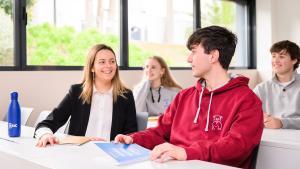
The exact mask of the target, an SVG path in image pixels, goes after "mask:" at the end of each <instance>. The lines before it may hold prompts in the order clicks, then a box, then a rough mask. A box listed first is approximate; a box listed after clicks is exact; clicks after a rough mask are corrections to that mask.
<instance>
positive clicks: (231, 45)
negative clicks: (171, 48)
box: [186, 26, 237, 70]
mask: <svg viewBox="0 0 300 169" xmlns="http://www.w3.org/2000/svg"><path fill="white" fill-rule="evenodd" d="M199 44H201V45H202V46H203V48H204V51H205V53H207V54H208V53H209V52H211V51H212V50H218V51H219V53H220V56H219V62H220V64H221V65H222V67H223V68H224V69H226V70H227V69H228V68H229V64H230V62H231V59H232V56H233V54H234V51H235V47H236V44H237V37H236V35H235V34H234V33H232V32H231V31H229V30H228V29H226V28H224V27H220V26H209V27H205V28H200V29H197V30H196V31H195V32H194V33H193V34H192V35H191V36H190V37H189V39H188V41H187V44H186V46H187V48H188V49H189V50H191V49H192V46H194V45H199Z"/></svg>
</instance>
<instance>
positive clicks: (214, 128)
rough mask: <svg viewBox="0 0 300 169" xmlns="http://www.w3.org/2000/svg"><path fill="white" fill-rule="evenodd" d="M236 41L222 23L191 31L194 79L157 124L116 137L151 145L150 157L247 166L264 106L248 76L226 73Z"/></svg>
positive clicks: (188, 45) (191, 58)
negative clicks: (251, 87)
mask: <svg viewBox="0 0 300 169" xmlns="http://www.w3.org/2000/svg"><path fill="white" fill-rule="evenodd" d="M236 43H237V38H236V36H235V35H234V34H233V33H232V32H230V31H228V30H227V29H225V28H223V27H219V26H210V27H206V28H202V29H198V30H196V31H195V32H194V33H193V34H192V35H191V36H190V38H189V40H188V42H187V47H188V49H190V50H191V54H190V55H189V56H188V62H189V63H190V64H191V66H192V71H193V76H194V77H196V78H199V81H197V83H196V85H195V86H193V87H190V88H187V89H185V90H182V91H181V92H180V93H179V94H178V95H177V96H176V98H175V99H174V101H173V102H172V103H171V105H170V106H169V107H168V109H167V110H166V111H165V113H164V114H163V115H162V116H160V117H159V120H158V126H157V127H154V128H149V129H147V130H145V131H141V132H137V133H133V134H131V135H128V136H126V135H117V136H116V138H115V141H116V142H122V143H127V144H130V143H137V144H139V145H141V146H143V147H146V148H149V149H152V152H151V159H152V160H155V161H160V162H163V161H167V160H169V159H176V160H204V161H211V162H215V163H220V164H225V165H231V166H236V167H243V168H248V167H249V165H250V162H251V159H252V156H251V155H252V150H253V149H254V148H255V147H256V146H257V145H258V144H259V143H260V139H261V134H262V130H263V111H262V104H261V101H260V100H259V99H258V97H257V96H256V95H255V94H254V93H253V92H252V90H251V89H249V87H248V81H249V79H248V78H246V77H243V76H237V75H230V74H228V73H227V70H228V67H229V64H230V61H231V59H232V56H233V54H234V51H235V47H236Z"/></svg>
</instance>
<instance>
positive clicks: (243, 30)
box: [201, 0, 249, 67]
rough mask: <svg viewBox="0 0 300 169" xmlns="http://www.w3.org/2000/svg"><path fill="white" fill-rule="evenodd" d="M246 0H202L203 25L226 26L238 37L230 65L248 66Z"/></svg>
mask: <svg viewBox="0 0 300 169" xmlns="http://www.w3.org/2000/svg"><path fill="white" fill-rule="evenodd" d="M246 7H247V6H246V2H245V1H230V0H223V1H221V0H201V27H205V26H210V25H219V26H224V27H226V28H228V29H229V30H231V31H232V32H234V33H235V34H236V35H237V37H238V44H237V47H236V51H235V55H234V57H233V58H232V61H231V64H230V67H247V66H248V64H249V63H248V57H249V56H248V53H249V52H248V34H247V31H248V30H247V22H248V20H247V9H246Z"/></svg>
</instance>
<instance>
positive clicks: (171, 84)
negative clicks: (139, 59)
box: [133, 56, 182, 116]
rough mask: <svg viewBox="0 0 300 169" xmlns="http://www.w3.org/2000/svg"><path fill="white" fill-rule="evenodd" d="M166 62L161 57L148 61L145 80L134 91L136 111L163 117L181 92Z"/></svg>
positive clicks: (153, 57)
mask: <svg viewBox="0 0 300 169" xmlns="http://www.w3.org/2000/svg"><path fill="white" fill-rule="evenodd" d="M181 89H182V88H181V86H180V85H178V84H177V83H176V82H175V80H174V79H173V77H172V76H171V73H170V71H169V68H168V66H167V64H166V62H165V61H164V60H163V58H161V57H159V56H152V57H149V58H148V59H147V60H146V63H145V66H144V78H143V80H142V81H141V82H140V83H139V84H138V85H137V86H136V87H135V88H134V89H133V95H134V100H135V104H136V111H137V113H139V112H148V116H158V115H161V114H162V113H163V112H164V111H165V110H166V108H167V107H168V106H169V105H170V103H171V102H172V100H173V99H174V97H175V96H176V94H177V93H178V92H179V91H180V90H181Z"/></svg>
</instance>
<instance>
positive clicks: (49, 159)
mask: <svg viewBox="0 0 300 169" xmlns="http://www.w3.org/2000/svg"><path fill="white" fill-rule="evenodd" d="M33 132H34V129H33V128H31V127H26V126H22V131H21V133H22V134H21V137H18V138H10V137H8V134H7V123H6V122H2V121H0V137H1V138H6V139H9V140H12V141H14V142H10V141H6V140H3V139H0V161H1V164H0V168H3V167H4V168H6V167H11V166H12V165H13V166H14V167H13V168H26V167H27V168H32V167H34V168H37V169H40V168H41V169H45V168H57V169H62V168H63V169H69V168H70V169H81V168H89V169H94V168H112V169H119V168H122V169H154V168H155V169H170V168H172V169H182V168H189V169H196V168H197V169H199V168H201V169H217V168H219V169H230V168H234V167H230V166H224V165H219V164H215V163H210V162H205V161H200V160H192V161H169V162H166V163H156V162H151V161H144V162H139V163H135V164H130V165H122V166H117V165H115V162H114V160H113V159H112V158H110V157H109V156H108V155H106V154H105V153H104V152H103V151H102V150H100V149H99V148H98V147H97V146H96V145H95V144H94V142H89V143H86V144H84V145H82V146H74V145H55V146H48V147H46V148H38V147H35V143H36V140H35V139H33V137H32V136H33ZM61 136H62V135H59V137H61ZM11 162H14V164H11ZM19 166H20V167H19Z"/></svg>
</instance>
